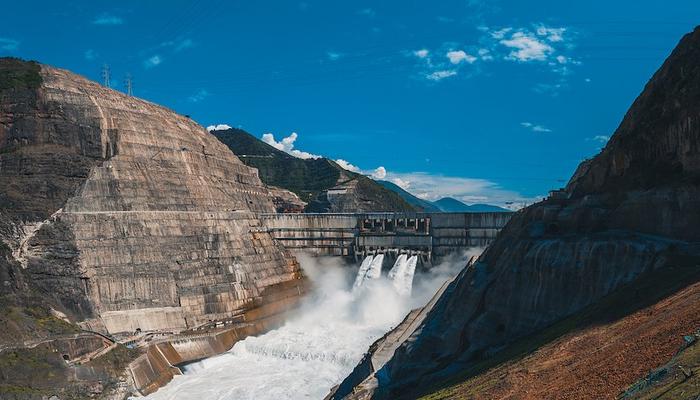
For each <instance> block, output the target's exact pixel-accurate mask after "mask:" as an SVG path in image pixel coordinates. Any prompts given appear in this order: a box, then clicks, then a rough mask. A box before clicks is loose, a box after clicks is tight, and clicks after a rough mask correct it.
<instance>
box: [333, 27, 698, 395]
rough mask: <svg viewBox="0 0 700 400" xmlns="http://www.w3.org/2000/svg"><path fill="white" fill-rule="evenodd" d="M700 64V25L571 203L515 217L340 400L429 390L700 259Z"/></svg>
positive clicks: (570, 193) (580, 181)
mask: <svg viewBox="0 0 700 400" xmlns="http://www.w3.org/2000/svg"><path fill="white" fill-rule="evenodd" d="M699 61H700V29H695V31H694V32H693V33H690V34H688V35H686V36H685V37H684V38H683V39H682V40H681V42H680V43H679V45H678V47H677V48H676V49H675V50H674V51H673V53H672V54H671V56H670V57H669V58H668V60H667V61H666V62H665V63H664V65H663V66H662V67H661V69H660V70H659V71H658V72H657V73H656V74H655V75H654V77H653V78H652V80H651V81H650V82H649V84H648V85H647V86H646V88H645V89H644V92H643V93H642V94H641V95H640V96H639V98H638V99H637V100H636V101H635V103H634V104H633V105H632V107H631V108H630V111H629V112H628V113H627V115H626V116H625V118H624V120H623V122H622V123H621V125H620V127H619V128H618V130H617V131H616V132H615V134H614V135H613V137H612V139H611V140H610V143H609V144H608V145H607V146H606V148H605V149H604V150H603V151H602V153H601V154H600V155H598V156H597V157H595V158H594V159H593V160H590V161H588V162H585V163H583V164H582V165H581V166H580V167H579V169H578V171H577V172H576V174H575V175H574V177H573V178H572V179H571V181H570V183H569V184H568V186H567V189H566V197H567V198H565V199H561V198H560V199H549V200H546V201H544V202H542V203H539V204H536V205H534V206H531V207H529V208H527V209H525V210H523V211H521V212H519V213H518V214H517V215H515V216H514V217H513V218H512V219H511V221H510V222H509V224H508V225H507V226H506V228H505V229H504V230H503V231H502V232H501V234H500V235H499V237H498V239H497V240H496V241H495V242H494V243H493V245H492V246H491V247H490V248H489V249H488V250H487V251H486V252H485V253H484V254H483V255H482V256H481V258H480V259H479V260H478V262H477V263H475V264H474V265H473V266H471V267H470V268H466V269H465V270H464V271H462V272H461V273H460V275H459V276H458V277H457V278H456V279H455V280H454V281H453V282H452V283H451V284H450V286H449V287H448V288H446V290H445V292H444V294H443V295H442V296H441V297H440V298H439V299H437V301H436V302H435V303H434V304H431V305H429V307H428V310H427V317H426V318H425V321H424V322H423V323H422V324H420V326H419V327H417V328H415V329H413V328H412V329H411V330H410V331H407V332H405V335H404V336H405V337H406V339H405V341H403V343H402V344H401V345H400V346H398V348H397V350H396V352H395V353H394V355H393V357H392V358H391V359H390V360H389V361H388V362H386V364H384V365H379V366H376V367H375V369H374V370H373V371H370V372H369V373H366V372H365V373H364V374H363V373H362V372H361V371H360V372H356V374H358V373H359V374H361V375H360V376H351V377H349V378H348V380H347V381H349V382H358V381H362V380H363V379H364V381H363V382H362V383H360V384H356V385H353V386H354V389H349V390H348V389H346V390H344V391H338V392H336V393H335V398H342V397H344V396H348V397H351V398H364V397H367V398H368V397H369V396H375V398H398V397H401V396H406V397H413V396H415V395H416V394H419V393H425V391H429V389H430V388H431V387H435V384H436V383H437V382H440V381H441V380H444V379H446V378H448V377H451V376H453V375H455V374H457V373H460V372H462V371H467V370H469V369H470V368H475V365H477V364H479V363H481V362H483V361H484V360H488V359H490V358H491V357H493V356H494V355H495V354H498V353H499V351H501V350H503V349H504V348H505V347H506V346H508V345H509V344H511V343H513V342H514V341H516V340H518V339H519V338H524V337H526V336H527V335H530V334H532V333H534V332H538V331H540V330H542V329H543V328H545V327H547V326H550V325H551V324H553V323H555V322H556V321H559V320H561V319H562V318H564V317H566V316H569V315H573V314H575V313H577V312H579V311H580V310H582V309H584V308H585V307H587V306H589V305H591V304H594V303H596V302H597V301H599V300H600V299H602V298H603V297H604V296H606V295H608V294H610V293H614V292H615V291H616V290H618V289H619V288H621V287H623V286H625V285H628V284H630V283H633V282H635V281H636V280H637V279H638V278H639V277H640V276H645V275H647V274H650V273H653V272H655V271H659V270H662V269H664V268H667V267H668V266H669V265H672V264H673V263H674V261H673V260H674V259H676V258H677V257H679V256H683V257H688V256H690V257H691V258H692V259H694V260H696V261H697V260H698V259H697V257H698V254H697V253H698V251H697V248H695V247H694V246H692V245H691V242H697V241H698V240H699V239H700V228H698V227H699V226H700V179H698V177H699V176H700V175H699V173H700V147H699V146H698V143H699V141H700V125H699V124H698V122H700V62H699ZM693 265H694V264H693ZM696 278H697V275H694V277H693V279H696ZM685 284H688V282H685ZM640 301H641V300H640ZM687 329H688V331H689V332H690V331H694V330H695V329H697V327H693V326H688V327H687ZM653 367H655V366H654V365H649V366H648V368H649V369H651V368H653ZM629 383H631V382H628V384H629ZM600 384H602V385H605V384H607V383H606V382H602V383H600ZM342 387H343V386H341V388H342ZM353 390H354V394H353ZM472 393H474V391H472Z"/></svg>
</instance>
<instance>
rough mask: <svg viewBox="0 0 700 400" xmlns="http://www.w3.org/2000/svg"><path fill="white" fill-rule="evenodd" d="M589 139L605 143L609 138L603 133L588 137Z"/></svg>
mask: <svg viewBox="0 0 700 400" xmlns="http://www.w3.org/2000/svg"><path fill="white" fill-rule="evenodd" d="M589 140H593V141H595V142H598V143H600V144H605V143H607V142H608V140H610V136H605V135H596V136H593V137H592V138H590V139H589Z"/></svg>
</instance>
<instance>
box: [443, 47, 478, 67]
mask: <svg viewBox="0 0 700 400" xmlns="http://www.w3.org/2000/svg"><path fill="white" fill-rule="evenodd" d="M446 56H447V58H449V60H450V62H451V63H452V64H459V63H461V62H463V61H466V62H468V63H469V64H472V63H473V62H474V61H476V57H474V56H472V55H470V54H467V53H466V52H465V51H464V50H453V51H448V52H447V54H446Z"/></svg>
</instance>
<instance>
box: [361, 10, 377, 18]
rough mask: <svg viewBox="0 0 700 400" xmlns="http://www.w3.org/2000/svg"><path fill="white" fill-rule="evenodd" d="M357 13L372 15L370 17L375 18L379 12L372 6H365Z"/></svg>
mask: <svg viewBox="0 0 700 400" xmlns="http://www.w3.org/2000/svg"><path fill="white" fill-rule="evenodd" d="M357 13H358V14H360V15H365V16H367V17H370V18H374V17H375V16H376V15H377V13H376V12H375V11H374V10H373V9H371V8H363V9H362V10H360V11H358V12H357Z"/></svg>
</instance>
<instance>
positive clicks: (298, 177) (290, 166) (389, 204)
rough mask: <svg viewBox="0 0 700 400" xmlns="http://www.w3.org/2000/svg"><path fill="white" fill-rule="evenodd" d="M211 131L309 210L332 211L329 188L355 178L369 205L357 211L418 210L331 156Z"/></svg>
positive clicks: (360, 201)
mask: <svg viewBox="0 0 700 400" xmlns="http://www.w3.org/2000/svg"><path fill="white" fill-rule="evenodd" d="M211 133H212V134H213V135H214V136H216V137H217V138H218V139H219V140H220V141H221V142H222V143H224V144H225V145H227V146H228V147H229V148H230V149H231V151H233V153H234V154H236V155H237V156H238V157H239V158H240V159H241V161H243V163H245V164H246V165H248V166H251V167H254V168H257V169H258V171H259V172H258V173H259V175H260V179H261V180H262V181H263V182H264V183H265V184H267V185H271V186H277V187H281V188H284V189H287V190H289V191H291V192H294V193H295V194H296V195H297V196H299V198H301V199H302V200H303V201H305V202H307V203H309V206H307V211H313V212H324V211H329V210H328V207H330V203H328V201H327V199H326V196H325V191H326V190H328V189H330V188H332V187H335V186H337V185H338V184H345V183H349V182H351V181H355V180H356V181H357V186H356V188H357V193H356V196H357V203H358V204H363V205H364V206H363V207H364V208H365V209H359V210H353V211H415V208H414V207H413V206H412V205H411V204H409V203H408V202H406V201H405V200H404V199H403V198H402V197H401V196H399V195H398V194H396V193H394V192H392V191H391V190H388V189H386V188H384V187H383V186H381V185H379V184H377V182H375V181H374V180H372V179H370V178H368V177H366V176H364V175H361V174H356V173H353V172H349V171H346V170H344V169H342V168H341V167H340V166H339V165H338V164H336V163H335V162H334V161H331V160H329V159H326V158H317V159H305V160H304V159H301V158H297V157H294V156H291V155H289V154H287V153H285V152H283V151H280V150H277V149H276V148H274V147H272V146H270V145H268V144H267V143H265V142H263V141H261V140H259V139H258V138H256V137H255V136H253V135H251V134H250V133H248V132H246V131H244V130H241V129H235V128H231V129H226V130H216V131H212V132H211ZM367 208H370V209H367ZM330 211H333V210H330Z"/></svg>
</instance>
